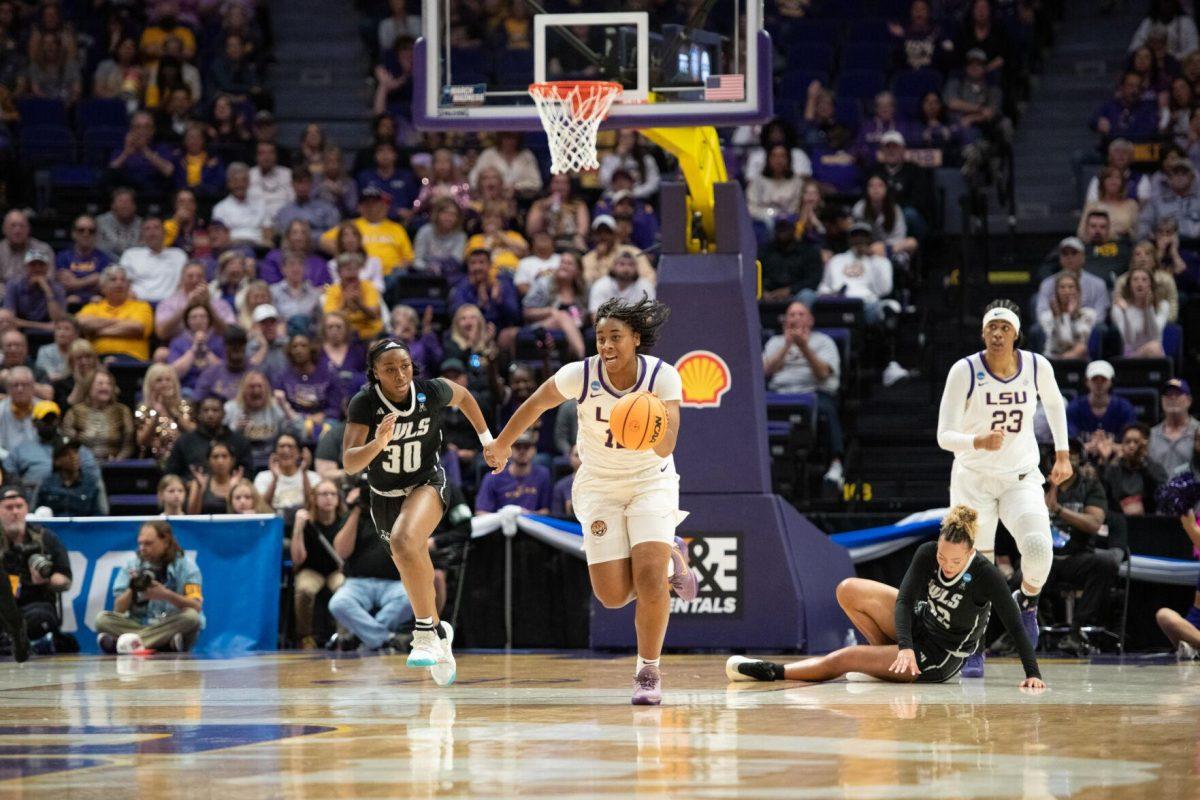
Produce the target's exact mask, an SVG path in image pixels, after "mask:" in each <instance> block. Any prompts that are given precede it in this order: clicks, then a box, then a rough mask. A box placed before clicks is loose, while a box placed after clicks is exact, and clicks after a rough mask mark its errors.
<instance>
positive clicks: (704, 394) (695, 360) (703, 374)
mask: <svg viewBox="0 0 1200 800" xmlns="http://www.w3.org/2000/svg"><path fill="white" fill-rule="evenodd" d="M675 369H676V371H677V372H678V373H679V378H680V380H681V381H682V382H683V400H682V401H681V405H684V406H688V407H690V408H719V407H720V406H721V398H722V397H724V396H725V393H726V392H728V391H729V388H730V386H732V385H733V381H732V379H731V373H730V371H729V365H728V364H726V363H725V359H723V358H721V357H720V356H719V355H717V354H716V353H714V352H712V351H710V350H693V351H691V352H690V353H685V354H684V355H683V356H681V357H680V358H679V360H678V361H676V362H675Z"/></svg>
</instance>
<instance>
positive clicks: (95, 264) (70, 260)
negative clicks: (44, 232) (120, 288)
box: [54, 214, 112, 308]
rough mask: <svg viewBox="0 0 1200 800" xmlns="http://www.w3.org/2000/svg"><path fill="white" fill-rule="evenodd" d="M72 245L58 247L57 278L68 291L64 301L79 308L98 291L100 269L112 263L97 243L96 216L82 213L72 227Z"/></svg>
mask: <svg viewBox="0 0 1200 800" xmlns="http://www.w3.org/2000/svg"><path fill="white" fill-rule="evenodd" d="M71 240H72V241H73V242H74V246H73V247H69V248H67V249H66V250H60V251H59V252H58V255H57V256H56V257H55V259H54V269H55V272H56V274H57V275H58V282H59V283H60V284H62V287H63V289H64V290H65V291H66V292H67V305H68V306H69V307H71V308H78V307H79V306H82V305H83V304H84V303H88V302H91V299H92V297H94V296H96V295H98V294H100V273H101V272H103V271H104V268H105V267H107V266H108V265H109V264H111V263H112V259H111V258H109V257H108V254H107V253H105V252H104V251H103V250H100V249H98V248H97V247H96V219H95V217H91V216H88V215H87V214H83V215H81V216H79V217H76V218H75V224H74V225H73V226H72V227H71Z"/></svg>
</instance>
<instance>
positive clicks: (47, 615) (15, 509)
mask: <svg viewBox="0 0 1200 800" xmlns="http://www.w3.org/2000/svg"><path fill="white" fill-rule="evenodd" d="M28 514H29V504H28V502H26V500H25V495H23V494H22V493H21V490H20V489H18V488H17V487H15V486H5V487H3V488H2V489H0V527H2V528H3V530H4V535H3V536H2V537H0V563H2V564H3V565H4V571H5V572H6V573H7V575H8V579H9V580H8V583H9V584H12V582H13V581H14V579H15V581H16V603H17V607H18V608H19V609H20V611H21V617H22V618H23V619H24V622H25V633H27V634H28V637H29V639H32V640H34V642H35V647H34V649H35V650H36V651H37V652H46V653H52V652H53V648H54V645H53V634H55V633H57V632H58V629H59V627H60V626H61V625H62V620H61V619H60V618H59V615H58V600H57V597H56V595H58V594H61V593H62V592H65V591H66V590H67V589H69V588H71V560H70V558H69V556H68V555H67V548H66V547H64V546H63V543H62V542H61V541H59V539H58V537H57V536H55V535H54V533H53V532H52V531H49V530H47V529H46V528H43V527H42V526H40V525H34V524H30V523H27V522H26V520H25V518H26V516H27V515H28ZM3 606H4V602H3V601H2V600H0V617H6V616H7V615H5V614H4V613H3ZM5 627H6V628H9V623H8V621H7V620H6V621H5ZM14 627H19V626H14ZM8 633H9V636H10V637H12V638H13V651H14V655H17V656H18V660H20V658H19V656H20V653H21V651H22V648H23V647H24V646H25V645H24V644H23V643H22V637H21V636H20V635H19V634H18V635H14V633H13V631H12V630H11V629H10V630H9V631H8Z"/></svg>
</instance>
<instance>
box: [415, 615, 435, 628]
mask: <svg viewBox="0 0 1200 800" xmlns="http://www.w3.org/2000/svg"><path fill="white" fill-rule="evenodd" d="M415 622H416V623H417V630H419V631H431V630H433V617H417V618H416V620H415Z"/></svg>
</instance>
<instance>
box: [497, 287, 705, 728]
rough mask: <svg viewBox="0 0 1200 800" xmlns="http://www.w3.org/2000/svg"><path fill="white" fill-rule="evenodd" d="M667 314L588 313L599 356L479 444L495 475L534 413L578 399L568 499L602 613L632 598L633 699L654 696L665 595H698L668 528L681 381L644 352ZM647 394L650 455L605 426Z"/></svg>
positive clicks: (610, 309) (575, 367) (649, 305)
mask: <svg viewBox="0 0 1200 800" xmlns="http://www.w3.org/2000/svg"><path fill="white" fill-rule="evenodd" d="M669 315H670V309H668V308H667V307H666V306H664V305H663V304H661V303H657V302H655V301H653V300H649V299H643V300H641V301H639V302H637V303H626V302H623V301H621V300H616V299H614V300H609V301H607V302H605V303H604V304H603V305H601V306H600V308H599V309H597V311H596V351H597V353H598V355H595V356H592V357H591V358H588V359H585V360H583V361H576V362H574V363H571V364H567V365H565V366H563V367H562V369H560V370H559V371H558V372H557V373H556V374H555V375H554V376H553V377H552V378H550V379H549V380H547V381H546V382H545V383H543V384H542V385H541V386H540V387H538V389H537V391H535V392H534V393H533V394H532V395H531V396H530V397H529V399H528V400H526V401H525V402H524V403H522V404H521V407H520V408H518V409H517V411H516V413H515V414H513V416H512V419H510V420H509V422H508V425H506V426H505V428H504V430H503V431H501V432H500V433H498V434H497V435H496V439H495V441H494V442H492V443H491V444H487V445H485V447H484V456H485V458H486V459H487V462H488V465H489V466H490V467H492V468H493V469H494V470H495V471H497V472H499V471H500V470H501V469H503V467H504V464H505V463H506V462H507V460H508V456H509V453H510V451H511V448H512V444H513V442H515V441H516V439H517V437H518V436H520V435H521V433H523V432H524V431H525V430H526V429H527V428H528V427H529V426H530V425H532V424H533V423H534V422H535V421H536V420H537V418H538V417H540V416H541V415H542V414H543V413H544V412H546V411H548V410H549V409H551V408H554V407H556V406H558V405H560V404H562V403H564V402H566V401H567V400H568V399H574V400H576V401H577V402H578V412H577V413H578V415H579V434H578V439H577V443H578V447H579V460H580V462H582V466H580V468H579V472H577V473H576V475H575V482H574V484H573V486H572V489H571V503H572V505H573V506H574V509H575V516H576V517H578V518H579V521H580V523H581V524H582V526H583V539H584V551H585V553H586V555H587V561H588V574H589V576H590V578H591V582H592V591H593V592H594V593H595V595H596V597H597V599H599V600H600V602H601V603H603V604H604V606H605V607H606V608H621V607H623V606H626V605H628V604H629V603H630V601H633V600H636V601H637V614H636V625H637V642H638V660H637V667H636V669H635V673H634V674H635V677H634V692H633V703H634V704H635V705H658V704H659V703H660V702H661V700H662V686H661V678H660V674H659V656H660V653H661V650H662V643H663V639H664V637H665V636H666V632H667V620H668V618H669V617H670V613H671V598H670V592H669V589H674V590H675V593H676V594H677V595H678V596H679V597H681V598H683V599H684V600H692V599H694V598H695V597H696V594H697V591H698V582H697V580H696V576H695V574H694V573H693V572H692V570H691V568H690V567H689V566H688V563H687V557H686V555H685V553H686V549H685V547H684V545H683V541H682V540H681V539H679V538H678V537H677V536H676V535H675V527H676V526H677V525H678V524H679V523H680V522H682V521H683V519H684V517H686V516H687V514H686V513H685V512H682V511H680V510H679V475H678V474H677V473H676V472H675V460H674V458H673V457H672V455H671V454H672V452H673V451H674V450H675V442H676V440H677V438H678V436H679V403H680V400H682V398H683V384H682V381H681V380H680V378H679V373H678V372H676V371H675V368H674V367H673V366H671V365H670V364H668V363H666V362H665V361H663V360H662V359H659V358H655V357H654V356H648V355H645V351H646V350H649V349H650V348H651V347H653V345H654V342H655V341H656V340H657V338H658V331H659V328H661V327H662V324H663V323H664V322H666V320H667V317H668V316H669ZM638 391H647V392H650V393H652V394H654V395H655V396H657V397H658V399H659V400H661V401H662V402H663V404H664V405H665V406H666V409H667V421H668V426H667V435H666V436H665V437H664V438H663V440H662V441H661V442H659V443H658V444H657V445H655V446H654V447H653V448H652V449H650V450H642V451H636V450H626V449H624V448H622V447H621V446H620V445H618V444H617V443H616V442H615V441H614V440H613V435H612V431H611V430H609V427H608V420H609V417H610V414H611V412H612V408H613V406H614V405H616V403H617V401H618V400H620V399H621V398H622V397H623V396H625V395H627V394H629V393H631V392H638Z"/></svg>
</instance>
